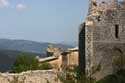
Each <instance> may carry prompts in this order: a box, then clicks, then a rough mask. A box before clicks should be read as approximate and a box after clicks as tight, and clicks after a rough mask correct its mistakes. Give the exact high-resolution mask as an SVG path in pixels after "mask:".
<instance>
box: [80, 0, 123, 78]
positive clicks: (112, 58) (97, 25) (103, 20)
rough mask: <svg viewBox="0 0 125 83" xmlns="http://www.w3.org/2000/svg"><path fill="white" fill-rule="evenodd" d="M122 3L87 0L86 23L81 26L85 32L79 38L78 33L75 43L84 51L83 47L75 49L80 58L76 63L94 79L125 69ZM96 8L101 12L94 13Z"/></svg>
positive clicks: (96, 10)
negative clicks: (78, 41) (88, 6)
mask: <svg viewBox="0 0 125 83" xmlns="http://www.w3.org/2000/svg"><path fill="white" fill-rule="evenodd" d="M103 1H104V0H103ZM94 4H96V5H94ZM104 5H107V6H106V7H105V6H104ZM124 5H125V3H123V2H122V1H121V2H116V1H111V2H105V3H104V2H97V1H96V0H91V2H90V8H89V14H88V16H87V19H86V22H85V24H86V25H85V26H82V30H84V29H85V33H83V34H85V35H83V38H81V36H82V34H81V32H80V34H81V35H80V41H82V42H80V43H79V46H80V47H81V45H82V46H84V49H85V52H84V51H83V50H82V49H83V48H82V49H80V48H79V51H80V55H79V56H80V58H79V59H83V60H84V61H82V60H80V61H82V62H79V63H81V64H80V66H82V67H84V68H85V72H86V74H87V75H88V76H93V77H94V78H96V79H98V77H99V76H100V77H99V78H100V79H101V78H103V77H105V76H107V75H109V74H112V73H114V72H116V71H118V70H120V69H125V8H123V6H124ZM93 6H96V7H93ZM98 11H101V12H100V14H95V12H98ZM88 22H89V23H88ZM90 22H91V23H90ZM82 30H81V31H82ZM81 39H85V40H81ZM84 44H85V45H84ZM81 56H83V57H84V58H83V57H82V58H81ZM83 65H84V66H83Z"/></svg>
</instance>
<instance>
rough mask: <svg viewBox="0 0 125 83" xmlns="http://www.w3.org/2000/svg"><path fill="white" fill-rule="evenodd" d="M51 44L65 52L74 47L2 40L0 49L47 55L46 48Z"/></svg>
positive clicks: (0, 40)
mask: <svg viewBox="0 0 125 83" xmlns="http://www.w3.org/2000/svg"><path fill="white" fill-rule="evenodd" d="M50 44H51V45H53V46H55V47H60V48H62V49H64V50H65V49H67V48H72V47H73V46H71V45H65V44H53V43H41V42H36V41H30V40H11V39H0V49H5V50H16V51H22V52H32V53H39V54H45V52H46V48H47V47H48V45H50Z"/></svg>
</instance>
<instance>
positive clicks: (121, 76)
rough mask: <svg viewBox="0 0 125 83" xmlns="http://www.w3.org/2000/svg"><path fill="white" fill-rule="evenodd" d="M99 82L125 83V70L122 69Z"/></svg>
mask: <svg viewBox="0 0 125 83" xmlns="http://www.w3.org/2000/svg"><path fill="white" fill-rule="evenodd" d="M97 83H125V70H120V71H118V72H117V73H115V74H113V75H109V76H107V77H105V78H104V79H102V80H100V81H98V82H97Z"/></svg>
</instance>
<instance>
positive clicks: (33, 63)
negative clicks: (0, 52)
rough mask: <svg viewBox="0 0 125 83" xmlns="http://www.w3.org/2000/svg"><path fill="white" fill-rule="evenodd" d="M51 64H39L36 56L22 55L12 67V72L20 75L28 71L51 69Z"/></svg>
mask: <svg viewBox="0 0 125 83" xmlns="http://www.w3.org/2000/svg"><path fill="white" fill-rule="evenodd" d="M50 66H51V65H50V64H48V63H44V64H42V65H40V64H39V61H38V59H36V57H35V56H27V55H21V56H17V57H16V61H15V63H14V65H13V67H12V72H14V73H20V72H23V71H27V70H40V69H50Z"/></svg>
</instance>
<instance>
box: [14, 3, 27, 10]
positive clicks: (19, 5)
mask: <svg viewBox="0 0 125 83" xmlns="http://www.w3.org/2000/svg"><path fill="white" fill-rule="evenodd" d="M16 8H17V9H26V8H28V5H26V4H21V3H19V4H17V5H16Z"/></svg>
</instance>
